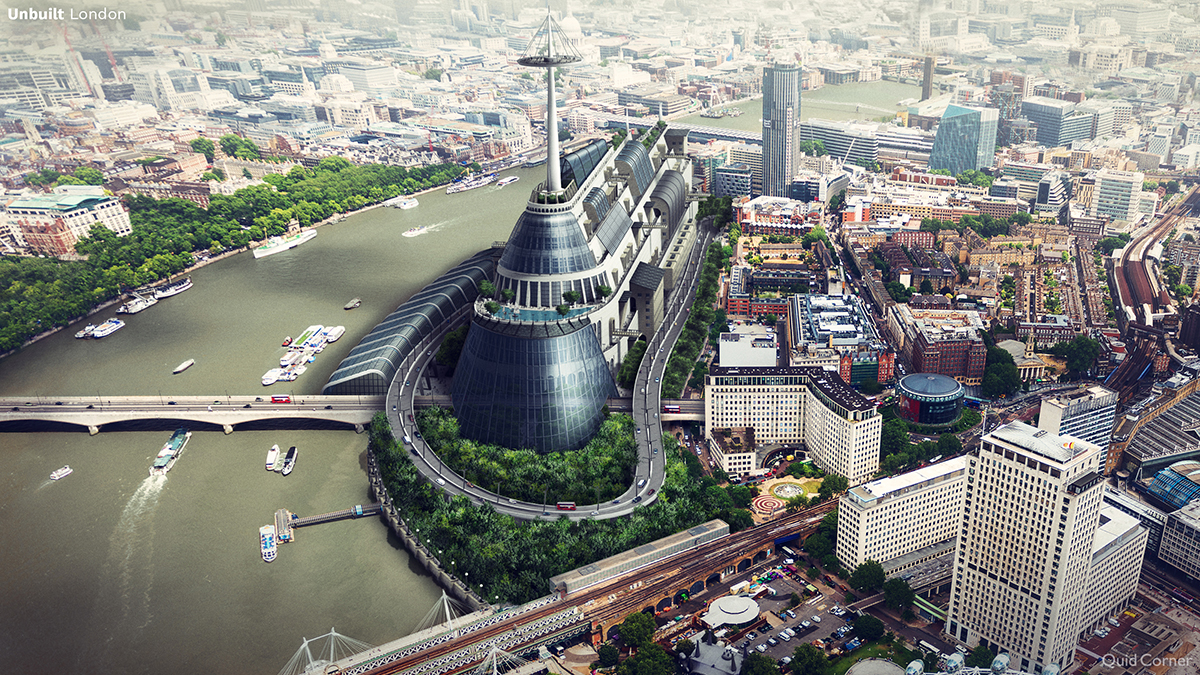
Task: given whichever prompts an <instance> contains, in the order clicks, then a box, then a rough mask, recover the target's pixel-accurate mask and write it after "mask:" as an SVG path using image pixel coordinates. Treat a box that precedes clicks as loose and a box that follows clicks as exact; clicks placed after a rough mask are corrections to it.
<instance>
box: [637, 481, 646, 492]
mask: <svg viewBox="0 0 1200 675" xmlns="http://www.w3.org/2000/svg"><path fill="white" fill-rule="evenodd" d="M644 487H646V479H645V478H643V479H641V480H639V481H638V489H639V490H640V489H642V488H644Z"/></svg>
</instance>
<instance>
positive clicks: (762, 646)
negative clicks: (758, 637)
mask: <svg viewBox="0 0 1200 675" xmlns="http://www.w3.org/2000/svg"><path fill="white" fill-rule="evenodd" d="M755 649H757V650H758V651H759V652H760V653H761V652H765V651H767V646H766V645H759V646H757V647H755Z"/></svg>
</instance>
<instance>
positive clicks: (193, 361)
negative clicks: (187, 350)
mask: <svg viewBox="0 0 1200 675" xmlns="http://www.w3.org/2000/svg"><path fill="white" fill-rule="evenodd" d="M194 365H196V359H188V360H187V361H184V362H183V363H181V364H179V365H178V366H175V371H174V374H175V375H178V374H179V373H182V372H183V371H185V370H187V369H188V368H191V367H192V366H194Z"/></svg>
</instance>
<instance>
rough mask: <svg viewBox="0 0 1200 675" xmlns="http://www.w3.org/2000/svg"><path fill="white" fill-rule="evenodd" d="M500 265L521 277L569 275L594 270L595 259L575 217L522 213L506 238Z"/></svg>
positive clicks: (565, 213)
mask: <svg viewBox="0 0 1200 675" xmlns="http://www.w3.org/2000/svg"><path fill="white" fill-rule="evenodd" d="M500 266H501V267H503V268H505V269H508V270H512V271H513V272H518V273H521V274H573V273H575V272H585V271H587V270H590V269H592V268H593V267H595V266H596V258H595V256H593V255H592V252H591V250H589V249H588V245H587V240H586V239H584V236H583V228H582V227H581V226H580V225H579V220H578V219H577V218H576V217H575V214H573V213H571V212H570V211H561V212H558V213H540V212H537V211H529V210H526V211H524V212H523V213H522V214H521V217H520V219H518V220H517V224H516V226H515V227H514V228H513V231H512V235H511V236H510V237H509V238H508V244H507V245H506V246H505V247H504V254H503V255H502V256H501V257H500Z"/></svg>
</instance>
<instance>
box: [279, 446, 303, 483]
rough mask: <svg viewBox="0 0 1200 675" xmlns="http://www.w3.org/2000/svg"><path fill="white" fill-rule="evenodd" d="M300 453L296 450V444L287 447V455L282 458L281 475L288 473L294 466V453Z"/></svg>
mask: <svg viewBox="0 0 1200 675" xmlns="http://www.w3.org/2000/svg"><path fill="white" fill-rule="evenodd" d="M298 454H300V453H299V452H298V451H297V450H296V446H294V445H293V446H292V447H290V448H288V451H287V456H286V457H284V458H283V472H282V473H283V475H285V476H286V475H288V474H289V473H291V472H292V469H294V468H296V455H298Z"/></svg>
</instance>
